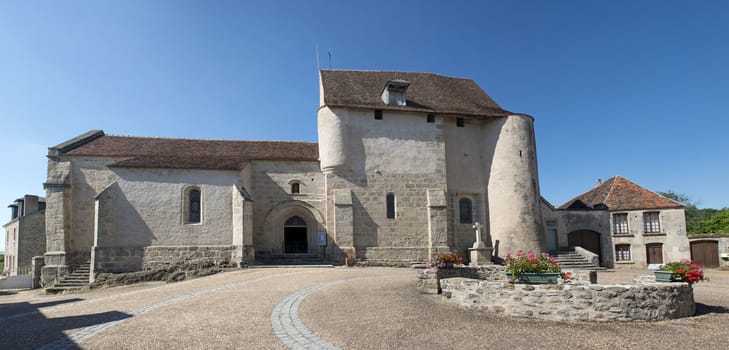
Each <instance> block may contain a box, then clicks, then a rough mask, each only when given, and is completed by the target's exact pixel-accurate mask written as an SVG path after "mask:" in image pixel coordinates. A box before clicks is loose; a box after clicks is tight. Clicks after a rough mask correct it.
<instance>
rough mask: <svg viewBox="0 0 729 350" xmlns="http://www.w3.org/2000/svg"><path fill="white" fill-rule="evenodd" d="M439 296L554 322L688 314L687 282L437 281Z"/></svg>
mask: <svg viewBox="0 0 729 350" xmlns="http://www.w3.org/2000/svg"><path fill="white" fill-rule="evenodd" d="M440 285H441V288H442V290H443V296H444V300H445V301H446V302H447V303H450V304H454V305H457V306H460V307H465V308H468V309H474V310H478V311H483V312H490V313H496V314H502V315H508V316H520V317H535V318H540V319H547V320H554V321H634V320H644V321H658V320H667V319H675V318H680V317H687V316H691V315H693V314H694V312H695V309H696V306H695V303H694V293H693V289H692V288H691V286H689V285H688V284H687V283H646V284H633V285H600V284H576V285H571V284H556V285H555V284H553V285H525V284H512V283H505V282H492V281H484V280H477V279H470V278H447V279H442V280H440Z"/></svg>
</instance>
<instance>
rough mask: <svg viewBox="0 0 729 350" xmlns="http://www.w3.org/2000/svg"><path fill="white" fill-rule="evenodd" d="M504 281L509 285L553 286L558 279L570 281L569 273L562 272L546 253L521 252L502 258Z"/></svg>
mask: <svg viewBox="0 0 729 350" xmlns="http://www.w3.org/2000/svg"><path fill="white" fill-rule="evenodd" d="M504 265H505V266H506V281H507V282H509V283H527V284H554V283H557V279H558V278H562V279H564V280H569V279H570V273H569V272H566V273H563V272H562V268H561V267H560V266H559V263H558V262H557V261H555V260H554V258H553V257H551V256H550V255H549V254H547V253H542V254H535V253H534V252H532V251H531V250H530V251H527V252H526V254H524V253H523V252H522V251H521V250H520V251H518V252H516V254H515V255H513V256H512V255H507V256H506V257H504Z"/></svg>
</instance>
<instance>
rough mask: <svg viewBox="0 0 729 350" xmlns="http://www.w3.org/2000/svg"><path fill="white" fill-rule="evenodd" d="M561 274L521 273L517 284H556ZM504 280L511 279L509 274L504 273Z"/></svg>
mask: <svg viewBox="0 0 729 350" xmlns="http://www.w3.org/2000/svg"><path fill="white" fill-rule="evenodd" d="M561 275H562V274H561V273H559V272H540V273H535V272H523V273H522V274H521V276H520V277H519V283H523V284H557V280H558V279H559V277H560V276H561ZM506 279H507V280H511V279H513V278H512V276H511V274H510V273H508V272H507V273H506Z"/></svg>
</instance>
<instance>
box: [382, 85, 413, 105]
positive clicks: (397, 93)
mask: <svg viewBox="0 0 729 350" xmlns="http://www.w3.org/2000/svg"><path fill="white" fill-rule="evenodd" d="M408 86H410V82H409V81H407V80H402V79H395V80H388V81H387V84H385V88H384V89H383V90H382V96H381V97H382V102H384V103H385V104H386V105H389V106H406V105H407V100H408V94H407V92H408Z"/></svg>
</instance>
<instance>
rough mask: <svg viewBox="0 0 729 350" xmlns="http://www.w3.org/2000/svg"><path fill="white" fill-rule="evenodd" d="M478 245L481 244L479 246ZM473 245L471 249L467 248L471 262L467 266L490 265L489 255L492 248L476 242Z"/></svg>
mask: <svg viewBox="0 0 729 350" xmlns="http://www.w3.org/2000/svg"><path fill="white" fill-rule="evenodd" d="M478 243H481V244H480V245H479V244H478ZM478 243H476V244H474V245H473V248H469V249H468V251H469V253H471V262H470V263H469V264H468V266H482V265H491V264H492V262H491V253H492V252H493V250H494V249H493V248H490V247H486V246H485V245H484V244H483V242H478Z"/></svg>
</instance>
